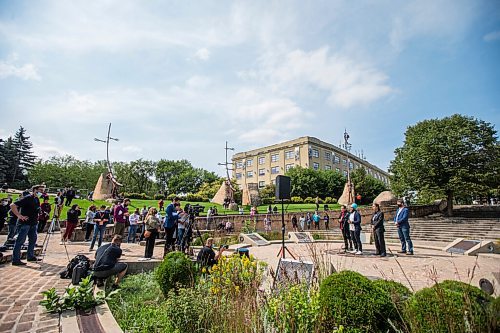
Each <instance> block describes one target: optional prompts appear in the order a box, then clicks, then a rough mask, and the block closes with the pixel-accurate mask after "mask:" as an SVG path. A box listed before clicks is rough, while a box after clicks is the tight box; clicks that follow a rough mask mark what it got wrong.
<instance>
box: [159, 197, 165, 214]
mask: <svg viewBox="0 0 500 333" xmlns="http://www.w3.org/2000/svg"><path fill="white" fill-rule="evenodd" d="M164 205H165V202H164V201H163V199H160V201H158V211H159V212H161V211H162V210H163V206H164Z"/></svg>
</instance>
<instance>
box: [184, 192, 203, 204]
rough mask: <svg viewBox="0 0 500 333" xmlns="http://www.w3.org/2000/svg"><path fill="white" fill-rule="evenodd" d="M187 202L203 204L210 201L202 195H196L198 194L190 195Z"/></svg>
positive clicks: (187, 196)
mask: <svg viewBox="0 0 500 333" xmlns="http://www.w3.org/2000/svg"><path fill="white" fill-rule="evenodd" d="M186 201H189V202H203V201H208V200H207V199H206V198H203V197H202V196H201V195H198V194H196V193H188V194H187V195H186Z"/></svg>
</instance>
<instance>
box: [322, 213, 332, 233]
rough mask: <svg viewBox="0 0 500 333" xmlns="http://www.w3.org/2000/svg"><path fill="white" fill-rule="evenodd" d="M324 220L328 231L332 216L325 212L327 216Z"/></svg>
mask: <svg viewBox="0 0 500 333" xmlns="http://www.w3.org/2000/svg"><path fill="white" fill-rule="evenodd" d="M323 220H324V221H325V230H328V229H329V225H330V216H328V213H327V212H325V216H323Z"/></svg>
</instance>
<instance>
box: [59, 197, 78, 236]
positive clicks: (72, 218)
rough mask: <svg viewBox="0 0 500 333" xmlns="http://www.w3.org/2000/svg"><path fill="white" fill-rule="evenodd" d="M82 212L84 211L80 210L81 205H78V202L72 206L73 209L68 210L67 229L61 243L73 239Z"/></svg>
mask: <svg viewBox="0 0 500 333" xmlns="http://www.w3.org/2000/svg"><path fill="white" fill-rule="evenodd" d="M81 213H82V212H81V211H80V207H78V205H77V204H74V205H73V206H71V209H70V210H68V213H67V220H66V231H65V232H64V235H63V238H62V241H61V243H60V244H61V245H62V244H64V243H65V242H69V240H70V239H71V236H72V235H73V231H74V230H75V228H76V226H77V225H78V220H79V217H80V214H81Z"/></svg>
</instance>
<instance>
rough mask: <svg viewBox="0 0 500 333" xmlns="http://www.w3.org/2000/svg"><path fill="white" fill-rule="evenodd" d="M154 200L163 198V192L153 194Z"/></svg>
mask: <svg viewBox="0 0 500 333" xmlns="http://www.w3.org/2000/svg"><path fill="white" fill-rule="evenodd" d="M153 199H154V200H162V199H163V200H165V196H164V195H163V194H155V195H154V197H153Z"/></svg>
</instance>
